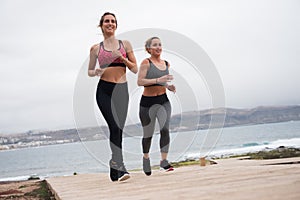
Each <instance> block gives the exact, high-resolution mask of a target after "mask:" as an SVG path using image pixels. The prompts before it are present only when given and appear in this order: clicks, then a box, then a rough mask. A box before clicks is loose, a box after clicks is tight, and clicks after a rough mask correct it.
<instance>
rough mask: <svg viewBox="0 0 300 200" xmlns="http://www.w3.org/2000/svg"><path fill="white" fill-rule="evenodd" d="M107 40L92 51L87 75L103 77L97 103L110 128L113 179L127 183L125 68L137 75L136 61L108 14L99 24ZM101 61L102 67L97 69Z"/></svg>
mask: <svg viewBox="0 0 300 200" xmlns="http://www.w3.org/2000/svg"><path fill="white" fill-rule="evenodd" d="M99 27H100V28H101V30H102V33H103V36H104V40H103V41H102V42H101V43H100V44H95V45H93V46H92V47H91V50H90V61H89V69H88V75H89V76H90V77H94V76H98V77H100V80H99V83H98V87H97V92H96V100H97V105H98V107H99V109H100V111H101V113H102V115H103V117H104V118H105V120H106V122H107V125H108V128H109V132H110V135H109V141H110V148H111V152H112V158H111V160H110V161H109V165H110V179H111V180H112V181H124V180H127V179H128V178H130V176H129V173H128V172H127V170H126V168H125V165H124V161H123V153H122V136H123V128H124V125H125V121H126V116H127V111H128V100H129V94H128V86H127V80H126V69H127V68H128V69H129V70H130V71H132V72H133V73H137V71H138V68H137V64H136V59H135V56H134V53H133V50H132V47H131V44H130V42H129V41H126V40H123V41H122V40H117V39H116V38H115V31H116V29H117V19H116V17H115V15H114V14H113V13H109V12H106V13H104V14H103V15H102V17H101V19H100V23H99ZM97 62H99V66H100V68H96V63H97Z"/></svg>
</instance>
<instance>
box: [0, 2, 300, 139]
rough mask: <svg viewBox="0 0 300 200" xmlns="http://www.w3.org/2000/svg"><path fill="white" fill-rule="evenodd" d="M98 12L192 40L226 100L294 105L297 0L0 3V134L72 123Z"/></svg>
mask: <svg viewBox="0 0 300 200" xmlns="http://www.w3.org/2000/svg"><path fill="white" fill-rule="evenodd" d="M105 11H110V12H113V13H115V14H116V16H117V20H118V29H117V34H122V33H125V32H128V31H132V30H135V29H142V28H160V29H167V30H172V31H175V32H178V33H180V34H183V35H185V36H186V37H188V38H190V39H192V40H193V41H195V42H196V43H197V44H198V45H199V46H201V47H202V48H203V50H204V51H205V52H206V53H207V54H208V56H209V57H210V58H211V60H212V61H213V63H214V64H215V66H216V68H217V70H218V72H219V75H220V77H221V79H222V82H223V86H224V91H225V95H226V106H227V107H234V108H252V107H256V106H261V105H263V106H274V105H295V104H299V103H300V92H299V91H300V78H299V74H300V56H299V55H300V54H299V53H300V37H299V35H300V14H299V13H300V1H298V0H225V1H224V0H206V1H202V0H195V1H174V0H172V1H171V0H165V1H162V0H159V1H156V0H152V1H141V0H134V1H123V0H111V1H107V0H106V1H104V0H103V1H102V0H92V1H76V0H65V1H61V0H52V1H39V0H26V1H23V0H1V1H0V26H1V30H0V34H1V37H0V64H1V65H0V94H1V100H0V102H1V104H0V112H1V113H0V133H14V132H22V131H28V130H36V129H48V130H49V129H60V128H71V127H74V118H73V107H72V106H73V105H72V102H73V91H74V85H75V81H76V77H77V76H78V73H79V71H80V69H81V67H82V66H83V64H84V62H85V61H86V59H87V58H88V54H89V49H90V47H91V45H93V44H95V43H98V42H100V41H101V40H102V36H101V34H100V30H99V29H98V28H97V24H98V22H99V18H100V16H101V15H102V14H103V13H104V12H105ZM121 39H122V38H121ZM146 39H147V38H145V40H146ZM162 42H163V41H162ZM174 42H176V41H174ZM144 55H146V54H144ZM137 59H138V63H140V62H141V59H143V57H142V56H137ZM166 59H168V58H166ZM170 62H171V63H172V61H171V60H170Z"/></svg>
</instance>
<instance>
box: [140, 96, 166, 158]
mask: <svg viewBox="0 0 300 200" xmlns="http://www.w3.org/2000/svg"><path fill="white" fill-rule="evenodd" d="M139 115H140V120H141V123H142V126H143V132H144V134H143V139H142V146H143V153H149V150H150V147H151V140H152V136H153V134H154V129H155V121H156V118H157V120H158V123H159V127H160V151H161V152H162V153H168V151H169V143H170V134H169V124H170V116H171V104H170V102H169V99H168V97H167V95H166V94H163V95H160V96H154V97H148V96H142V98H141V103H140V112H139Z"/></svg>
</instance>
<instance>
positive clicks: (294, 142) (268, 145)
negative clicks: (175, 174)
mask: <svg viewBox="0 0 300 200" xmlns="http://www.w3.org/2000/svg"><path fill="white" fill-rule="evenodd" d="M280 146H284V147H294V148H300V138H290V139H279V140H275V141H272V142H263V143H256V142H253V143H245V144H243V145H242V147H236V148H230V149H215V150H213V151H212V152H211V153H210V154H209V155H208V157H228V156H232V155H239V154H244V153H253V152H257V151H261V150H265V149H276V148H278V147H280ZM199 156H200V152H199V153H188V154H187V155H185V156H184V157H183V160H187V159H195V158H199Z"/></svg>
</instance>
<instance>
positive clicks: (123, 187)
mask: <svg viewBox="0 0 300 200" xmlns="http://www.w3.org/2000/svg"><path fill="white" fill-rule="evenodd" d="M217 162H218V164H216V165H209V166H204V167H201V166H199V165H194V166H187V167H180V168H176V169H175V171H174V172H168V173H165V172H160V171H153V173H152V175H151V176H149V177H147V176H145V175H144V173H143V172H142V171H137V172H131V173H130V174H131V178H130V179H129V180H128V181H127V182H111V181H110V180H109V178H108V174H82V175H76V176H69V177H53V178H49V179H47V182H48V184H49V186H50V187H51V189H52V191H53V192H54V193H55V195H56V198H57V200H85V199H86V200H98V199H131V200H133V199H134V200H135V199H144V200H145V199H172V200H173V199H180V200H185V199H203V200H204V199H214V200H216V199H217V200H218V199H222V200H229V199H230V200H232V199H237V200H242V199H249V200H250V199H251V200H253V199H257V200H261V199H272V200H276V199H288V200H294V199H295V200H299V199H300V163H299V162H300V158H288V159H274V160H239V159H223V160H217ZM275 163H281V164H279V165H277V164H276V165H273V164H275ZM288 163H289V164H288ZM291 163H294V164H291ZM297 163H298V164H297Z"/></svg>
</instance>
